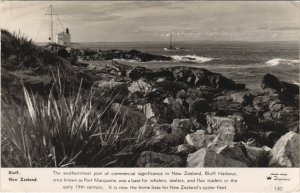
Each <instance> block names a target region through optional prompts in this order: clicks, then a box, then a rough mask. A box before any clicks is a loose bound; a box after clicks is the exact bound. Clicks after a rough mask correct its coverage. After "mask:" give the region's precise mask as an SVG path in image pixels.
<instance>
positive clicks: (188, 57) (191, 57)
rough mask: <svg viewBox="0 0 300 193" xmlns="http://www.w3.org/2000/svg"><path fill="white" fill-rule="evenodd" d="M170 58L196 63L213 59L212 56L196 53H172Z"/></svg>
mask: <svg viewBox="0 0 300 193" xmlns="http://www.w3.org/2000/svg"><path fill="white" fill-rule="evenodd" d="M171 58H173V59H174V60H177V61H181V62H197V63H204V62H209V61H211V60H213V59H214V58H208V57H203V56H197V55H185V56H179V55H173V56H171Z"/></svg>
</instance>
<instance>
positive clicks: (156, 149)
mask: <svg viewBox="0 0 300 193" xmlns="http://www.w3.org/2000/svg"><path fill="white" fill-rule="evenodd" d="M87 69H92V70H93V72H94V73H95V72H98V73H99V77H102V79H101V80H98V81H96V82H95V84H94V87H93V89H94V90H97V92H99V93H109V94H112V93H114V94H118V95H119V97H118V98H119V102H118V103H113V104H112V106H111V110H112V111H113V112H115V113H117V112H119V114H120V115H119V116H120V117H125V120H126V121H125V123H124V127H129V128H134V129H137V128H138V129H139V133H138V134H137V144H138V145H136V146H135V148H133V149H131V150H130V151H129V152H128V153H129V154H130V155H132V154H134V155H138V158H137V161H136V165H135V166H137V167H185V166H186V167H298V166H299V153H296V152H299V151H298V150H299V140H300V135H299V108H298V107H299V87H298V86H296V85H293V84H289V83H286V82H283V81H280V80H278V79H277V78H276V77H275V76H273V75H271V74H266V75H265V76H264V77H263V79H262V82H261V87H262V89H261V90H249V89H246V86H245V85H244V84H238V83H235V82H234V81H233V80H231V79H228V78H226V77H224V76H222V75H221V74H218V73H213V72H210V71H208V70H206V69H201V68H191V67H172V68H160V69H147V68H145V67H131V66H126V65H121V64H118V63H116V62H112V63H111V64H106V65H100V64H99V66H95V65H89V66H87ZM102 73H104V74H106V75H107V74H109V79H107V78H103V77H105V76H101V74H102ZM120 109H121V110H120Z"/></svg>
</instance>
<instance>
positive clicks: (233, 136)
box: [207, 115, 248, 141]
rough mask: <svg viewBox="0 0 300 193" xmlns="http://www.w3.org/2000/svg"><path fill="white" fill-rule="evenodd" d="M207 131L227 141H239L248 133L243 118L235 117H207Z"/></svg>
mask: <svg viewBox="0 0 300 193" xmlns="http://www.w3.org/2000/svg"><path fill="white" fill-rule="evenodd" d="M207 125H208V128H207V131H208V133H214V134H217V135H220V137H221V138H223V139H225V138H226V139H227V141H234V140H240V139H243V138H244V137H245V135H246V134H247V132H248V130H247V129H248V128H247V125H246V123H245V121H244V118H243V117H241V116H237V115H230V116H227V117H218V116H207Z"/></svg>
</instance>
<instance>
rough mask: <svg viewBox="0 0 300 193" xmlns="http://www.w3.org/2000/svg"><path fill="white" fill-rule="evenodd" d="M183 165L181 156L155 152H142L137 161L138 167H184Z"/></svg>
mask: <svg viewBox="0 0 300 193" xmlns="http://www.w3.org/2000/svg"><path fill="white" fill-rule="evenodd" d="M183 165H184V161H183V160H182V159H181V158H180V157H179V156H176V155H167V154H163V153H156V152H153V151H144V152H142V153H141V154H140V155H139V157H138V159H137V161H136V167H182V166H183Z"/></svg>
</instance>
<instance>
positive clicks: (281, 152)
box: [269, 131, 300, 167]
mask: <svg viewBox="0 0 300 193" xmlns="http://www.w3.org/2000/svg"><path fill="white" fill-rule="evenodd" d="M299 142H300V134H298V133H295V132H293V131H290V132H288V133H286V134H285V135H283V136H282V137H281V138H280V139H279V140H278V141H277V142H276V144H275V145H274V147H273V148H272V150H271V155H270V162H269V166H271V167H299V166H300V143H299Z"/></svg>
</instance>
